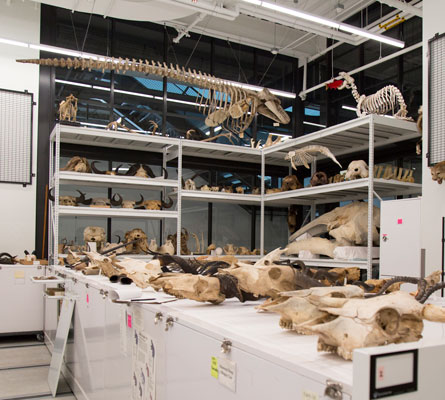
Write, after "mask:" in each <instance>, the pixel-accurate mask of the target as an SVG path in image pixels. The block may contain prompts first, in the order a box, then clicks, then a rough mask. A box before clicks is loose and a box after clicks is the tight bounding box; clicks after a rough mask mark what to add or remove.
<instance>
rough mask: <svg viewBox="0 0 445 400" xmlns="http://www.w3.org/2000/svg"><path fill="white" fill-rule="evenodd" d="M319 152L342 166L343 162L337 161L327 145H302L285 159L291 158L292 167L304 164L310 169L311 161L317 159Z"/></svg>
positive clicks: (295, 167)
mask: <svg viewBox="0 0 445 400" xmlns="http://www.w3.org/2000/svg"><path fill="white" fill-rule="evenodd" d="M317 153H321V154H323V155H324V156H326V157H329V158H330V159H331V160H332V161H334V162H335V163H336V164H337V165H338V166H339V167H340V168H342V166H341V164H340V163H339V162H338V161H337V159H336V158H335V156H334V155H333V154H332V153H331V151H330V150H329V149H328V148H327V147H325V146H318V145H310V146H305V147H302V148H301V149H297V150H292V151H289V152H288V153H287V154H286V156H285V157H284V159H285V160H290V162H291V165H292V168H293V169H295V170H296V169H297V166H299V165H304V166H305V167H306V168H307V169H309V163H311V162H313V161H315V159H316V155H317Z"/></svg>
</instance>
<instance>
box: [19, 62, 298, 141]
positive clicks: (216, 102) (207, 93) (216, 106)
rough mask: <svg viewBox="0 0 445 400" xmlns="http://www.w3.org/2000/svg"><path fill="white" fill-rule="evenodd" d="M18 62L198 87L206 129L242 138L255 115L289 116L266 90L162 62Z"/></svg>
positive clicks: (279, 118)
mask: <svg viewBox="0 0 445 400" xmlns="http://www.w3.org/2000/svg"><path fill="white" fill-rule="evenodd" d="M17 61H18V62H21V63H28V64H38V65H44V66H50V67H61V68H68V69H81V70H85V69H87V70H88V71H91V70H92V69H98V70H101V71H102V72H104V71H105V70H107V71H115V72H117V73H120V72H122V73H126V72H127V71H133V72H140V73H143V74H152V75H158V76H162V77H168V78H171V79H174V80H176V81H179V82H184V83H187V84H190V85H194V86H198V87H201V88H203V89H207V90H203V91H202V93H200V94H199V95H198V98H197V103H199V109H200V111H202V112H203V113H204V114H205V115H206V116H207V117H206V120H205V123H206V125H207V126H209V127H214V126H218V125H222V126H223V128H225V129H227V130H228V131H229V132H231V133H234V134H236V135H239V136H240V137H243V135H244V131H245V130H246V129H247V128H248V127H249V125H250V124H251V122H252V121H253V119H254V118H255V115H256V114H257V113H259V114H262V115H264V116H266V117H268V118H270V119H272V120H273V121H275V122H278V123H281V124H288V123H289V122H290V118H289V115H288V114H287V113H286V112H285V111H284V109H283V108H282V107H281V104H280V100H279V99H278V98H277V97H275V96H274V95H273V94H272V93H271V92H270V91H269V90H268V89H266V88H264V89H263V90H262V91H260V92H255V91H253V90H248V89H243V88H240V87H237V86H235V85H233V84H232V83H230V82H228V81H225V80H223V79H219V78H216V77H214V76H212V75H208V74H206V73H202V72H201V71H196V70H193V71H191V70H190V68H188V69H187V70H186V69H185V68H184V67H182V68H181V67H179V66H178V65H176V66H173V64H170V66H168V65H167V64H166V63H162V64H161V63H160V62H154V61H148V60H136V59H132V60H130V59H128V58H126V59H122V58H101V59H100V60H95V59H92V58H89V59H86V58H47V59H30V60H17Z"/></svg>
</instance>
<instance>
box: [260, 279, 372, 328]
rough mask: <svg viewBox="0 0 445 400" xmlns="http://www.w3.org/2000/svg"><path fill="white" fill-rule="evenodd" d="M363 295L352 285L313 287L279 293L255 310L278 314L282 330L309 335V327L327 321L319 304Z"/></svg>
mask: <svg viewBox="0 0 445 400" xmlns="http://www.w3.org/2000/svg"><path fill="white" fill-rule="evenodd" d="M363 295H364V292H363V289H361V288H360V287H358V286H354V285H347V286H332V287H313V288H310V289H305V290H297V291H293V292H284V293H281V294H280V295H279V297H277V298H276V299H275V300H267V301H266V302H265V303H264V304H262V305H261V306H259V307H257V308H258V309H259V310H262V311H272V312H276V313H278V314H280V316H281V318H280V326H281V327H282V328H283V329H292V330H294V331H296V332H297V333H300V334H303V335H310V334H312V331H311V330H310V329H309V328H310V327H311V326H313V325H316V324H320V323H322V322H327V321H329V318H330V316H329V314H328V313H327V312H325V311H321V310H320V309H319V305H320V304H321V303H323V304H326V303H328V304H329V301H331V299H335V298H363ZM334 301H335V300H334Z"/></svg>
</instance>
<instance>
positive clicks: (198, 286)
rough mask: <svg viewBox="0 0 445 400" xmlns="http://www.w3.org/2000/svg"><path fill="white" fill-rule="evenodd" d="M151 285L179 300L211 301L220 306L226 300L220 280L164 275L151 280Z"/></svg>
mask: <svg viewBox="0 0 445 400" xmlns="http://www.w3.org/2000/svg"><path fill="white" fill-rule="evenodd" d="M150 285H151V286H152V287H153V289H155V290H160V289H163V291H164V292H165V293H167V294H170V295H172V296H176V297H178V298H186V299H190V300H196V301H209V302H211V303H214V304H219V303H221V302H223V301H224V300H225V296H224V295H223V294H222V293H221V292H220V288H221V287H220V282H219V279H218V278H215V277H211V276H201V275H192V274H175V273H164V274H161V275H160V276H159V277H157V278H151V279H150Z"/></svg>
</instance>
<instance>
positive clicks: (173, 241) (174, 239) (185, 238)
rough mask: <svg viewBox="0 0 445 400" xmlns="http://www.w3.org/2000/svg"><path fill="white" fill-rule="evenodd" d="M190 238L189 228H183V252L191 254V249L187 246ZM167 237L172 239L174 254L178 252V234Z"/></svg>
mask: <svg viewBox="0 0 445 400" xmlns="http://www.w3.org/2000/svg"><path fill="white" fill-rule="evenodd" d="M189 238H190V235H189V233H188V231H187V229H185V228H182V230H181V254H185V255H187V254H190V250H189V249H188V247H187V242H188V240H189ZM167 239H169V240H171V241H172V243H173V246H174V254H176V243H177V234H176V233H175V234H173V235H168V236H167Z"/></svg>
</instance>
